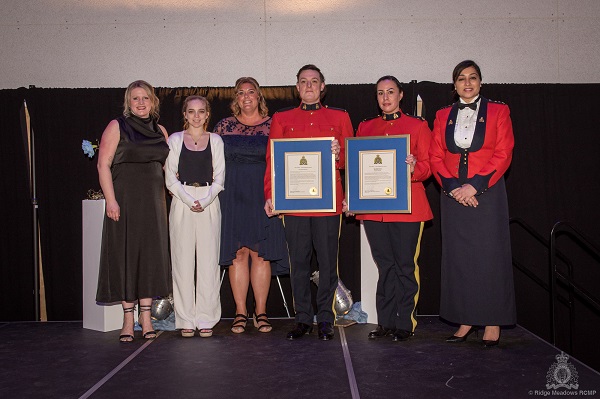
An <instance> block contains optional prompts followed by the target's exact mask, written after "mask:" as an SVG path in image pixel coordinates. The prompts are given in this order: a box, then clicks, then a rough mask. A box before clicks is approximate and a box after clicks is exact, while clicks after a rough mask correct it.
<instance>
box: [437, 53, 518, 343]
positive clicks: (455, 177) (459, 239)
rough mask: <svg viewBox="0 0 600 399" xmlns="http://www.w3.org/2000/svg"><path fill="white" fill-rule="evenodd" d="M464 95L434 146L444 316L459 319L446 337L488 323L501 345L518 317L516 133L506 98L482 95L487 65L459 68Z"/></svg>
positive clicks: (443, 119)
mask: <svg viewBox="0 0 600 399" xmlns="http://www.w3.org/2000/svg"><path fill="white" fill-rule="evenodd" d="M452 81H453V82H454V88H455V90H456V94H457V96H458V98H459V101H457V102H456V103H454V104H453V105H451V106H448V107H446V108H442V109H441V110H439V111H438V112H437V114H436V118H435V123H434V127H433V140H432V142H431V146H430V149H429V156H430V163H431V170H432V173H433V175H434V176H435V178H436V180H437V181H438V183H440V185H441V187H442V191H443V195H442V197H441V199H440V208H441V217H442V273H441V304H440V316H441V317H442V318H444V319H446V320H448V321H451V322H453V323H457V324H460V327H459V329H458V331H456V333H455V334H454V335H452V336H451V337H449V338H448V339H447V340H446V341H447V342H464V341H465V340H466V339H467V337H468V336H469V335H470V334H471V333H472V332H474V331H476V330H477V326H485V331H484V334H483V343H484V345H485V346H486V347H489V346H495V345H497V344H498V342H499V340H500V326H502V325H512V324H515V323H516V310H515V294H514V285H513V273H512V256H511V250H510V235H509V228H508V201H507V198H506V189H505V186H504V173H505V172H506V170H507V169H508V167H509V166H510V162H511V159H512V151H513V147H514V136H513V129H512V122H511V119H510V111H509V109H508V106H507V105H506V104H504V103H500V102H496V101H491V100H488V99H487V98H484V97H481V96H480V95H479V91H480V89H481V70H480V69H479V66H478V65H477V64H476V63H475V62H473V61H471V60H466V61H463V62H461V63H459V64H458V65H457V66H456V67H455V68H454V72H453V73H452Z"/></svg>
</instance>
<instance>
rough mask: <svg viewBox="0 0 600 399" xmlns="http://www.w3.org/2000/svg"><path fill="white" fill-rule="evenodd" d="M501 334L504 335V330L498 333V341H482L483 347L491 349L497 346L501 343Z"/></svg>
mask: <svg viewBox="0 0 600 399" xmlns="http://www.w3.org/2000/svg"><path fill="white" fill-rule="evenodd" d="M501 334H502V330H500V332H499V333H498V339H495V340H491V339H482V340H481V342H483V346H484V347H485V348H491V347H493V346H497V345H498V344H499V343H500V335H501Z"/></svg>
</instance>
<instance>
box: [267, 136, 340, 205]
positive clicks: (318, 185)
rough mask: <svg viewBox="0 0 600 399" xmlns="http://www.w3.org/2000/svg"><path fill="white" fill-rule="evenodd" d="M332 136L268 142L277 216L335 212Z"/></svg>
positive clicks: (272, 189)
mask: <svg viewBox="0 0 600 399" xmlns="http://www.w3.org/2000/svg"><path fill="white" fill-rule="evenodd" d="M332 141H333V137H319V138H310V139H271V191H272V195H273V208H274V211H275V212H278V213H290V212H293V213H301V212H335V209H336V190H335V156H334V155H333V154H332V153H331V142H332Z"/></svg>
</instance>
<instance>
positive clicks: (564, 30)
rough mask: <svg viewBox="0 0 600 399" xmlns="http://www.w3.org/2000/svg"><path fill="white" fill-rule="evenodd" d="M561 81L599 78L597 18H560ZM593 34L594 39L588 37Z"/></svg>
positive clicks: (598, 80) (594, 80)
mask: <svg viewBox="0 0 600 399" xmlns="http://www.w3.org/2000/svg"><path fill="white" fill-rule="evenodd" d="M558 26H559V33H558V46H559V57H558V58H559V60H560V65H559V77H558V81H560V82H561V83H590V82H595V83H597V82H600V68H599V67H598V65H599V63H600V60H599V57H600V23H599V22H598V19H597V18H585V19H573V18H570V19H561V20H560V22H559V24H558ZM591 38H594V40H590V39H591Z"/></svg>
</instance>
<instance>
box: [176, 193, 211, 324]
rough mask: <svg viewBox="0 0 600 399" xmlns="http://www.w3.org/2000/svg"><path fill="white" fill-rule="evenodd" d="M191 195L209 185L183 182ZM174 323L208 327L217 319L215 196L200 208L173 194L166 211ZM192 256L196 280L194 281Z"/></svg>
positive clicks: (200, 194) (202, 195)
mask: <svg viewBox="0 0 600 399" xmlns="http://www.w3.org/2000/svg"><path fill="white" fill-rule="evenodd" d="M185 189H186V191H187V192H188V193H190V195H192V196H193V197H194V198H203V197H204V196H206V194H207V192H208V190H209V187H193V186H185ZM169 232H170V235H171V263H172V265H173V300H174V301H175V320H176V321H175V327H176V328H183V329H195V328H197V329H202V328H212V327H213V326H214V325H215V324H217V322H218V321H219V320H220V319H221V298H220V294H219V292H220V288H221V287H220V280H219V271H220V267H219V244H220V240H221V206H220V204H219V198H215V200H214V201H213V202H212V204H210V205H209V206H208V207H207V208H206V209H204V210H203V211H202V212H192V211H191V210H190V208H189V207H188V206H187V205H186V204H184V203H183V202H182V201H180V200H179V199H178V198H176V197H173V201H172V202H171V213H170V215H169ZM194 260H195V261H196V281H195V284H194Z"/></svg>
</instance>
